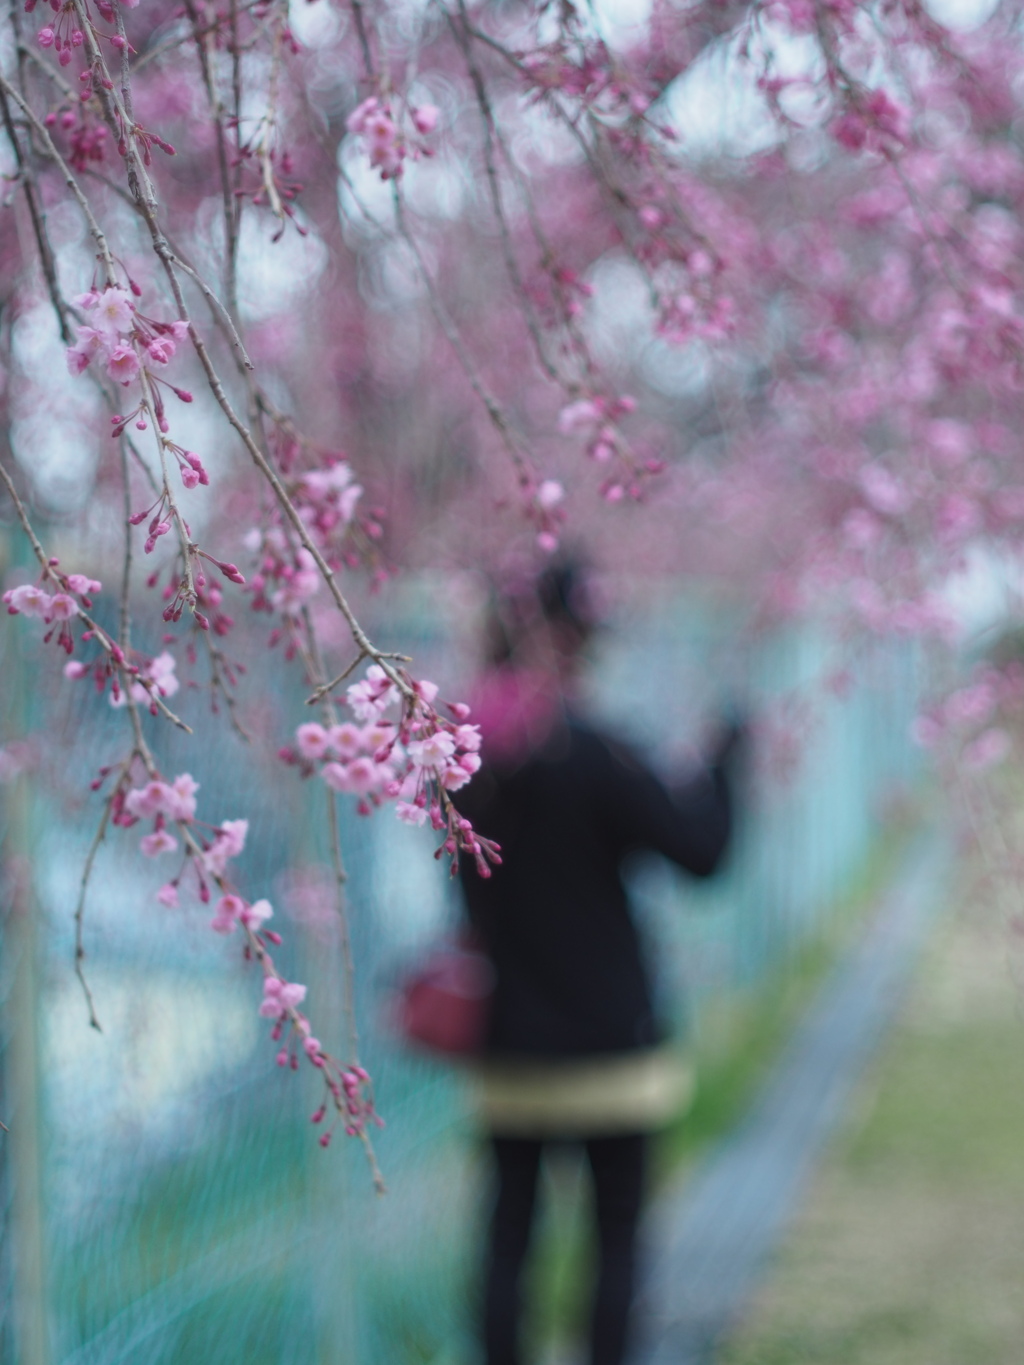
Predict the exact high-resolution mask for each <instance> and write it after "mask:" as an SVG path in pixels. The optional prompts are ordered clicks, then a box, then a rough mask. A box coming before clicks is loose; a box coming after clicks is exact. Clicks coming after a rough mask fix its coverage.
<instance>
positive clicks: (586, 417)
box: [541, 394, 665, 548]
mask: <svg viewBox="0 0 1024 1365" xmlns="http://www.w3.org/2000/svg"><path fill="white" fill-rule="evenodd" d="M635 411H636V399H635V398H633V397H632V396H631V395H630V394H623V395H622V396H621V398H608V397H605V396H604V395H603V394H597V395H595V396H594V397H592V398H579V399H576V400H575V401H574V402H572V403H568V404H567V405H566V406H565V407H564V408H562V410H561V412H560V413H559V415H558V430H559V432H560V433H561V434H562V435H563V436H574V435H584V436H586V438H587V446H586V450H587V454H588V455H589V456H590V458H591V459H592V460H594V461H595V462H596V463H597V464H600V465H611V466H612V469H613V472H612V473H610V474H609V475H608V477H607V478H605V480H604V482H603V483H602V484H601V496H602V497H603V498H604V500H605V502H610V503H616V502H621V501H622V500H623V498H625V497H627V496H628V497H630V498H633V499H638V498H640V497H641V496H642V494H643V480H644V479H645V478H650V477H651V476H652V475H655V474H660V473H661V472H662V471H663V470H664V468H665V463H664V461H663V460H660V459H647V460H644V461H643V462H642V463H637V461H636V460H635V459H634V458H633V456H632V455H631V453H630V450H629V447H628V445H627V443H626V440H625V438H624V436H623V435H622V432H621V431H620V430H619V427H618V425H617V424H618V422H619V420H620V419H621V418H623V417H626V416H628V415H629V414H630V413H631V412H635ZM541 548H547V547H545V546H542V547H541Z"/></svg>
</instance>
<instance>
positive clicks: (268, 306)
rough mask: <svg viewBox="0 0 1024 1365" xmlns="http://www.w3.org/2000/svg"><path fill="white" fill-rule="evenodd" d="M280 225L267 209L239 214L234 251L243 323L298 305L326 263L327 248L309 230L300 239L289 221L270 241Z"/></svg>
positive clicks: (260, 320)
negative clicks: (280, 235) (240, 220)
mask: <svg viewBox="0 0 1024 1365" xmlns="http://www.w3.org/2000/svg"><path fill="white" fill-rule="evenodd" d="M280 226H281V225H280V223H279V222H278V220H277V219H276V218H275V217H274V216H273V214H271V213H270V211H269V210H268V209H265V208H264V209H249V210H247V211H246V212H245V213H244V214H243V216H242V232H241V237H240V240H239V250H238V275H239V279H238V303H239V308H240V309H241V312H242V314H243V316H244V317H245V319H246V321H247V322H250V323H253V322H264V321H266V320H267V319H268V318H272V317H273V316H274V315H275V314H276V313H281V312H284V311H285V309H287V308H288V307H289V306H290V305H294V304H297V303H298V302H299V300H300V299H301V298H302V297H303V295H305V294H308V293H309V292H310V291H311V290H312V289H314V288H315V286H316V282H317V280H318V279H319V278H320V276H321V274H322V273H323V270H324V267H325V266H326V265H327V248H326V247H325V246H324V244H323V242H322V241H321V240H320V238H319V237H317V236H316V235H315V234H314V233H312V232H311V233H309V235H308V236H306V237H302V236H300V234H299V232H298V231H297V230H296V228H295V225H294V224H293V223H287V224H286V225H285V230H284V234H283V236H282V237H281V239H280V241H277V242H275V241H273V240H272V238H273V237H274V234H275V233H276V232H277V231H278V230H279V228H280Z"/></svg>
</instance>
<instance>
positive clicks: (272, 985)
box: [260, 976, 306, 1019]
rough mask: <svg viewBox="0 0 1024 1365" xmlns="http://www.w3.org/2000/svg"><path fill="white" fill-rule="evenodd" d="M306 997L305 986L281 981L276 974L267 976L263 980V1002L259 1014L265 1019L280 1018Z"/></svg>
mask: <svg viewBox="0 0 1024 1365" xmlns="http://www.w3.org/2000/svg"><path fill="white" fill-rule="evenodd" d="M305 998H306V987H305V986H300V985H299V984H298V983H297V982H294V981H281V980H279V979H278V978H277V977H276V976H268V977H265V978H264V981H263V1002H262V1004H261V1005H260V1014H262V1015H263V1017H264V1018H265V1019H280V1018H281V1017H282V1016H283V1015H285V1014H287V1012H288V1011H289V1010H291V1009H295V1007H296V1006H297V1005H301V1004H302V1002H303V1000H305Z"/></svg>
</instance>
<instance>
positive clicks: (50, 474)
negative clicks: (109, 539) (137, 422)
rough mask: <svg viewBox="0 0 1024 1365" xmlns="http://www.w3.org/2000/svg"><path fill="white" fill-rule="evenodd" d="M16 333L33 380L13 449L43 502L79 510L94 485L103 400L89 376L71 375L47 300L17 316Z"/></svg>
mask: <svg viewBox="0 0 1024 1365" xmlns="http://www.w3.org/2000/svg"><path fill="white" fill-rule="evenodd" d="M12 332H13V349H14V351H15V354H16V355H17V357H18V364H19V366H20V368H21V370H22V373H23V374H24V375H25V376H28V377H29V384H28V385H26V386H24V387H23V388H21V389H20V390H19V392H18V394H17V395H16V400H15V404H14V411H15V417H14V419H13V421H12V422H11V429H10V430H11V435H10V439H11V447H12V449H13V451H14V455H15V458H16V459H17V461H18V463H19V464H20V465H21V467H22V469H24V470H25V472H26V474H27V475H28V477H29V478H30V480H31V482H32V486H33V491H34V492H35V493H36V495H37V496H38V497H39V498H40V499H41V500H42V501H43V502H45V503H46V504H47V505H48V506H49V507H51V508H52V509H53V510H55V511H58V512H73V511H77V510H78V509H79V508H80V507H81V506H82V505H83V503H84V502H85V500H86V499H87V498H88V496H89V492H90V490H91V487H92V474H93V470H94V468H95V466H96V461H97V453H98V452H97V435H96V418H97V410H98V408H99V398H98V396H97V395H96V393H95V391H94V390H93V389H92V386H91V385H90V383H89V381H88V380H87V379H84V378H79V379H75V378H72V376H71V375H70V374H69V373H68V367H67V362H66V360H65V354H64V352H65V349H66V348H65V346H64V343H63V342H62V341H61V339H60V336H59V334H58V332H57V324H56V321H55V319H54V313H53V309H52V307H51V306H50V304H49V302H48V301H46V302H43V301H41V302H40V303H38V304H37V305H36V306H35V307H34V308H31V309H29V310H28V311H26V312H24V313H22V314H21V315H20V316H19V317H17V318H16V319H15V321H14V324H13V327H12ZM34 375H40V376H45V379H46V387H45V389H43V388H42V387H41V386H37V385H34V384H33V383H32V382H31V376H34Z"/></svg>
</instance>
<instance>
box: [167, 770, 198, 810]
mask: <svg viewBox="0 0 1024 1365" xmlns="http://www.w3.org/2000/svg"><path fill="white" fill-rule="evenodd" d="M198 790H199V783H198V782H196V781H195V780H194V779H193V777H192V775H191V773H179V774H178V776H177V777H176V778H175V779H174V780H173V782H170V783H169V784H167V786H166V787H165V790H164V810H165V811H166V812H167V814H168V815H169V816H170V817H171V818H172V819H173V820H191V819H192V818H193V816H194V815H195V813H196V798H195V793H196V792H197V791H198Z"/></svg>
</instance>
